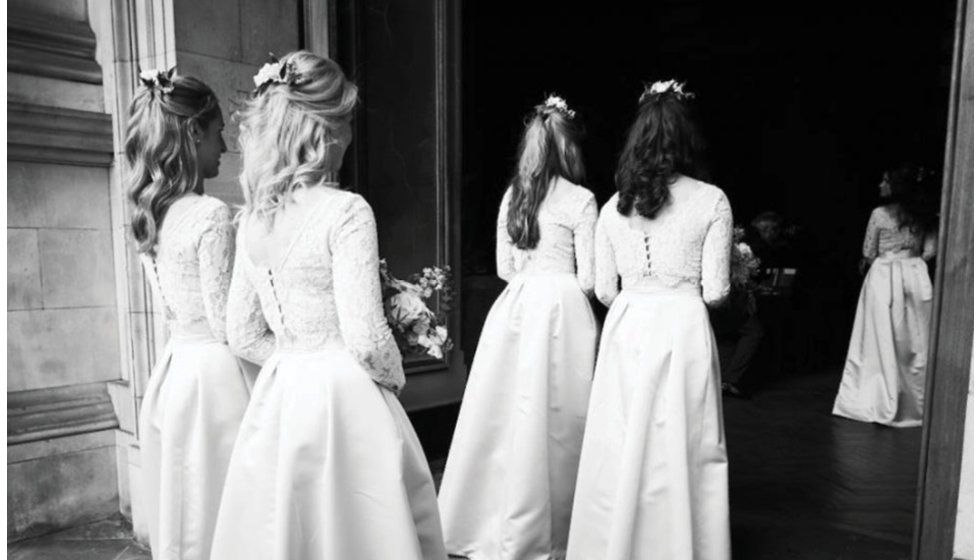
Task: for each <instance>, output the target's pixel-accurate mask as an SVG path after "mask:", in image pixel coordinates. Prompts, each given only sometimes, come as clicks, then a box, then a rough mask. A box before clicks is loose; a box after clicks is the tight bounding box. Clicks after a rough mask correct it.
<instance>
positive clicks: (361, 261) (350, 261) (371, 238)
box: [330, 196, 405, 392]
mask: <svg viewBox="0 0 980 560" xmlns="http://www.w3.org/2000/svg"><path fill="white" fill-rule="evenodd" d="M330 247H331V253H332V261H333V271H334V294H335V297H336V301H337V315H338V318H339V321H340V332H341V334H342V335H343V338H344V343H345V344H346V345H347V348H348V350H350V352H351V353H352V354H353V355H354V357H355V358H356V359H357V360H358V361H359V362H360V363H361V365H362V366H364V368H365V369H367V371H368V373H369V374H370V375H371V378H372V379H374V381H375V382H376V383H378V384H379V385H381V386H383V387H387V388H388V389H391V390H392V391H395V392H398V391H400V390H401V388H402V387H404V385H405V372H404V371H403V369H402V356H401V352H399V351H398V345H397V344H396V343H395V339H394V337H393V336H392V334H391V329H390V328H389V327H388V322H387V321H386V320H385V315H384V309H383V307H382V303H381V280H380V272H379V269H378V231H377V226H376V225H375V221H374V212H373V211H372V210H371V207H370V206H369V205H368V203H367V202H365V200H364V199H363V198H361V197H360V196H357V197H355V198H354V200H353V203H352V204H351V206H350V207H349V208H348V209H347V210H346V214H345V216H344V218H343V219H342V220H341V221H340V223H339V224H338V226H337V227H336V228H335V229H334V231H333V232H332V235H331V239H330Z"/></svg>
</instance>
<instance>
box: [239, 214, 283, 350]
mask: <svg viewBox="0 0 980 560" xmlns="http://www.w3.org/2000/svg"><path fill="white" fill-rule="evenodd" d="M244 235H245V233H244V227H242V228H241V229H239V231H238V240H237V242H236V243H235V245H236V254H235V260H236V262H237V263H238V265H237V266H235V270H234V272H233V273H232V275H231V287H230V288H229V290H228V346H229V347H231V351H232V352H234V353H235V354H237V355H238V356H241V357H242V358H245V359H246V360H248V361H250V362H254V363H256V364H260V365H261V364H264V363H265V361H266V360H267V359H269V356H271V355H272V352H273V351H275V349H276V335H275V334H274V333H273V332H272V330H271V329H270V328H269V324H268V323H267V322H266V321H265V315H263V314H262V303H261V302H260V301H259V294H258V292H257V291H256V290H255V285H254V284H252V278H251V276H249V274H250V272H251V271H250V270H246V269H247V268H250V264H249V263H248V262H247V259H248V257H247V256H246V255H245V243H244Z"/></svg>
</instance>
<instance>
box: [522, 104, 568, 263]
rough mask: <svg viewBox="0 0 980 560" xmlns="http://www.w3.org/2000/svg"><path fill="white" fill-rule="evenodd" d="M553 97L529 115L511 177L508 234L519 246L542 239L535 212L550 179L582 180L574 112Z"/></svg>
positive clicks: (549, 183) (530, 247) (526, 247)
mask: <svg viewBox="0 0 980 560" xmlns="http://www.w3.org/2000/svg"><path fill="white" fill-rule="evenodd" d="M552 99H559V98H554V97H552V98H549V100H548V101H547V102H546V103H544V104H541V105H538V106H537V107H535V109H534V112H533V113H531V115H530V116H529V117H528V119H527V124H526V126H525V130H524V138H523V139H522V140H521V146H520V151H519V153H518V159H517V171H516V173H515V174H514V178H513V179H512V180H511V196H510V207H509V208H508V209H507V234H508V235H509V236H510V239H511V241H512V242H513V243H514V245H515V246H517V248H519V249H525V250H527V249H534V248H535V247H537V246H538V241H540V240H541V231H540V227H539V224H538V211H539V210H540V209H541V204H542V203H543V202H544V199H545V197H546V196H547V195H548V188H549V187H550V185H551V182H552V180H553V179H554V178H556V177H564V178H565V179H567V180H568V181H571V182H572V183H575V184H582V182H583V181H584V180H585V166H584V164H583V163H582V154H581V150H580V149H579V146H578V139H579V136H581V131H580V130H579V127H578V125H577V123H576V122H575V113H574V112H573V111H570V110H569V109H568V108H567V107H566V106H565V105H564V101H563V100H562V101H561V104H560V105H559V104H555V103H554V102H552Z"/></svg>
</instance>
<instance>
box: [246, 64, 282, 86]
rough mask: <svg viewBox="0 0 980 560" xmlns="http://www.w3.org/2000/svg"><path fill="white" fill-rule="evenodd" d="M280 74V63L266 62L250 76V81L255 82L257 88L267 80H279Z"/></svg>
mask: <svg viewBox="0 0 980 560" xmlns="http://www.w3.org/2000/svg"><path fill="white" fill-rule="evenodd" d="M280 74H282V64H281V63H279V62H267V63H266V64H265V65H264V66H262V68H260V69H259V73H258V74H256V75H255V76H253V77H252V81H253V82H255V87H256V88H259V87H262V86H263V85H264V84H266V83H268V82H279V81H280Z"/></svg>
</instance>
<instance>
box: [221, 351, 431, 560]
mask: <svg viewBox="0 0 980 560" xmlns="http://www.w3.org/2000/svg"><path fill="white" fill-rule="evenodd" d="M211 558H212V559H214V560H242V559H251V558H255V559H261V560H348V559H349V560H354V559H357V560H393V559H399V560H445V558H446V552H445V548H444V546H443V541H442V531H441V529H440V525H439V511H438V507H437V504H436V493H435V486H434V484H433V481H432V475H431V473H430V472H429V466H428V463H427V461H426V459H425V454H424V453H423V451H422V447H421V445H420V444H419V441H418V439H417V437H416V435H415V431H414V429H413V428H412V425H411V424H410V423H409V420H408V417H407V415H406V414H405V411H404V410H403V409H402V406H401V404H400V403H399V402H398V398H397V397H396V396H395V395H394V394H393V393H392V392H391V391H389V390H387V389H384V388H382V387H381V386H379V385H377V384H375V383H374V382H373V381H372V380H371V378H370V377H369V376H368V373H367V372H366V371H365V370H364V369H363V368H362V367H361V365H360V364H359V363H358V362H357V361H355V360H354V358H353V357H352V356H351V355H350V353H349V352H348V351H347V350H346V349H345V348H343V347H342V346H339V345H338V346H336V347H331V348H326V349H322V350H319V351H315V352H305V353H301V352H287V351H281V350H280V351H277V352H276V353H275V354H273V356H272V357H271V358H270V360H269V361H268V362H267V363H266V364H265V366H264V367H263V368H262V371H261V372H260V373H259V377H258V380H257V381H256V384H255V388H254V392H253V393H252V401H251V403H250V404H249V407H248V411H247V412H246V414H245V419H244V420H243V421H242V427H241V430H240V431H239V435H238V440H237V442H236V444H235V450H234V453H233V454H232V458H231V465H230V467H229V471H228V478H227V482H226V483H225V489H224V496H223V498H222V504H221V510H220V512H219V513H218V523H217V528H216V530H215V536H214V546H213V549H212V554H211Z"/></svg>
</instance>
